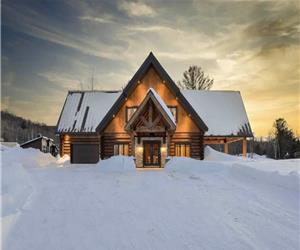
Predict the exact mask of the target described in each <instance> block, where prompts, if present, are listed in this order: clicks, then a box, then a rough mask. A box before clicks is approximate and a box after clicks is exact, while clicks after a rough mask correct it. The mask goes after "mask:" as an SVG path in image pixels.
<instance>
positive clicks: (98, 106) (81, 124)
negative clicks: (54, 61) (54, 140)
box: [56, 91, 121, 133]
mask: <svg viewBox="0 0 300 250" xmlns="http://www.w3.org/2000/svg"><path fill="white" fill-rule="evenodd" d="M120 94H121V92H117V91H69V93H68V95H67V97H66V100H65V104H64V106H63V109H62V111H61V114H60V117H59V120H58V122H57V126H56V133H93V132H96V128H97V126H98V124H99V123H100V122H101V121H102V119H103V117H104V116H105V115H106V114H107V112H108V110H109V109H110V108H111V106H112V105H113V104H114V103H115V101H116V100H117V98H118V97H119V95H120Z"/></svg>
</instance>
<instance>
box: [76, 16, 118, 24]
mask: <svg viewBox="0 0 300 250" xmlns="http://www.w3.org/2000/svg"><path fill="white" fill-rule="evenodd" d="M79 19H80V20H82V21H90V22H96V23H114V21H113V20H112V17H111V16H103V17H96V16H80V17H79Z"/></svg>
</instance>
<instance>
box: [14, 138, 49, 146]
mask: <svg viewBox="0 0 300 250" xmlns="http://www.w3.org/2000/svg"><path fill="white" fill-rule="evenodd" d="M39 139H44V140H49V141H52V142H53V139H52V138H48V137H46V136H38V137H36V138H33V139H31V140H29V141H26V142H24V143H22V144H21V145H20V146H24V145H26V144H28V143H31V142H34V141H36V140H39Z"/></svg>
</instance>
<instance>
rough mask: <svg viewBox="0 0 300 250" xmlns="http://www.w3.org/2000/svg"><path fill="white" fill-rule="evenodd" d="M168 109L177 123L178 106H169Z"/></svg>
mask: <svg viewBox="0 0 300 250" xmlns="http://www.w3.org/2000/svg"><path fill="white" fill-rule="evenodd" d="M168 108H169V109H170V111H171V113H172V115H173V116H174V118H175V121H176V122H177V106H168Z"/></svg>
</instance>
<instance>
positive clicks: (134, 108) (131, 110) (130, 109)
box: [126, 106, 138, 122]
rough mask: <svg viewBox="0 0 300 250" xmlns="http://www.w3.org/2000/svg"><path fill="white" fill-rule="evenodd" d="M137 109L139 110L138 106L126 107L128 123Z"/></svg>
mask: <svg viewBox="0 0 300 250" xmlns="http://www.w3.org/2000/svg"><path fill="white" fill-rule="evenodd" d="M137 108H138V107H137V106H133V107H126V122H128V121H129V120H130V118H131V117H132V115H133V114H134V112H135V111H136V110H137Z"/></svg>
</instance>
